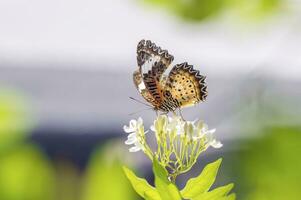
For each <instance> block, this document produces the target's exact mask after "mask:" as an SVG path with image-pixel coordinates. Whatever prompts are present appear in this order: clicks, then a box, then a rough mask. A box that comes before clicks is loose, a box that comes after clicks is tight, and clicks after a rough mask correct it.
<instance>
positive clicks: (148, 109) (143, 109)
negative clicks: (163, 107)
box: [129, 108, 152, 116]
mask: <svg viewBox="0 0 301 200" xmlns="http://www.w3.org/2000/svg"><path fill="white" fill-rule="evenodd" d="M150 109H152V108H146V109H142V110H138V111H136V112H133V113H130V114H129V115H130V116H132V115H135V114H137V113H140V112H141V111H145V110H150Z"/></svg>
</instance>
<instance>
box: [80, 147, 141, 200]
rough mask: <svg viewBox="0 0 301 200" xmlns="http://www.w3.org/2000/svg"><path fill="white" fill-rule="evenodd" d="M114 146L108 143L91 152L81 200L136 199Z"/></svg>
mask: <svg viewBox="0 0 301 200" xmlns="http://www.w3.org/2000/svg"><path fill="white" fill-rule="evenodd" d="M116 147H117V144H116V143H114V144H113V143H108V144H107V145H106V146H105V147H104V148H100V149H97V150H96V151H95V152H94V153H93V155H92V157H91V159H90V163H89V165H88V168H87V171H86V174H85V181H84V186H83V189H84V192H83V198H82V200H101V199H112V200H134V199H138V198H137V195H136V194H135V193H134V191H133V189H132V187H131V185H130V183H129V182H128V180H127V179H126V177H125V175H124V173H123V171H122V167H121V166H122V163H121V161H120V157H119V156H118V153H116V151H114V149H115V150H116ZM117 149H118V148H117ZM118 150H121V149H118Z"/></svg>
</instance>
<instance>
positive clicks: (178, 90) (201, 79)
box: [165, 62, 208, 107]
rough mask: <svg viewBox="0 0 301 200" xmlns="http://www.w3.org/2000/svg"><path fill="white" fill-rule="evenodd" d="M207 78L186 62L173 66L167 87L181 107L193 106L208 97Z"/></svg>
mask: <svg viewBox="0 0 301 200" xmlns="http://www.w3.org/2000/svg"><path fill="white" fill-rule="evenodd" d="M205 78H206V77H205V76H202V75H200V73H199V71H198V70H194V69H193V66H192V65H188V64H187V63H186V62H185V63H182V64H178V65H175V66H174V67H173V68H172V70H171V71H170V73H169V76H168V79H167V84H166V87H165V89H166V91H168V92H167V94H171V96H172V98H173V99H174V101H175V102H178V105H179V107H186V106H192V105H195V104H197V103H199V102H200V101H205V99H206V97H207V93H208V92H207V85H206V83H205ZM165 93H166V92H165Z"/></svg>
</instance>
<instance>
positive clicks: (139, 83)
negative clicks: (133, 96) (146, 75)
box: [133, 70, 157, 107]
mask: <svg viewBox="0 0 301 200" xmlns="http://www.w3.org/2000/svg"><path fill="white" fill-rule="evenodd" d="M133 81H134V84H135V86H136V88H137V90H138V91H139V92H140V94H141V95H142V97H143V98H144V99H145V100H146V101H147V102H149V103H151V104H152V105H153V106H155V107H156V105H157V102H156V100H155V98H154V97H153V96H152V95H151V93H150V92H149V91H148V90H147V89H146V87H145V84H144V82H143V79H142V75H141V73H140V71H139V70H136V71H134V73H133Z"/></svg>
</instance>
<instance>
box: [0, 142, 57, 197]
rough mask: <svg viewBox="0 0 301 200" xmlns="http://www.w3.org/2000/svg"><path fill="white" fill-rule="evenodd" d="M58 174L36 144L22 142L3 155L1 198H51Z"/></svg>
mask: <svg viewBox="0 0 301 200" xmlns="http://www.w3.org/2000/svg"><path fill="white" fill-rule="evenodd" d="M54 178H55V173H54V170H53V168H52V165H51V164H50V163H49V162H48V160H47V158H45V157H44V155H43V154H42V153H40V149H38V148H37V147H35V146H34V145H21V146H18V147H15V149H13V150H11V151H6V152H5V154H2V155H1V156H0V199H3V200H38V199H43V200H52V199H54V192H55V179H54Z"/></svg>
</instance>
